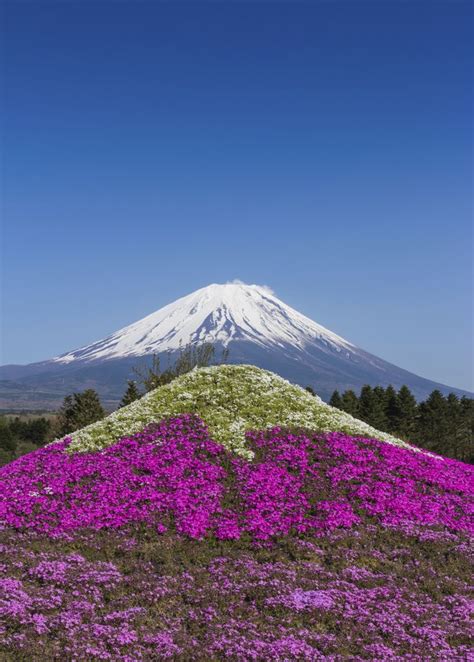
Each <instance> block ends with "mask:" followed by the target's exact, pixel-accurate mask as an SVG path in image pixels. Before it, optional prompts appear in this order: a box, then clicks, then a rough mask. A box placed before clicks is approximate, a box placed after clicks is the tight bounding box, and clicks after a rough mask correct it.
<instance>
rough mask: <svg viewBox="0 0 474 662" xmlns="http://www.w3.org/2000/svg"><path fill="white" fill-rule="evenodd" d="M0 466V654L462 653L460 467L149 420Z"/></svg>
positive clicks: (271, 434) (308, 438) (293, 656)
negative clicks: (237, 445) (119, 434)
mask: <svg viewBox="0 0 474 662" xmlns="http://www.w3.org/2000/svg"><path fill="white" fill-rule="evenodd" d="M68 444H69V440H65V441H64V442H62V443H60V444H54V445H51V446H49V447H46V448H43V449H40V450H38V451H36V452H34V453H31V454H30V455H27V456H24V457H22V458H19V459H18V460H17V461H15V462H13V463H11V464H10V465H7V466H6V467H4V468H3V469H1V470H0V481H1V482H0V522H1V527H2V528H1V530H0V554H1V558H2V562H1V563H0V642H1V643H0V659H6V660H18V659H25V660H45V659H56V658H59V657H61V656H62V657H63V658H64V657H65V658H66V659H71V660H96V659H97V660H101V659H103V660H107V659H108V660H125V661H127V662H132V661H134V660H150V659H156V660H160V659H176V660H183V661H184V660H203V661H204V660H206V661H207V660H220V659H231V660H262V661H263V660H268V659H275V660H282V661H283V660H299V659H300V660H318V659H321V660H342V659H347V657H349V658H350V659H355V660H359V659H360V660H364V659H377V660H390V659H393V660H396V659H407V660H411V661H414V660H420V661H421V660H427V659H436V660H453V659H469V650H470V647H469V646H470V640H469V634H470V630H469V622H468V618H469V614H470V603H469V596H470V593H469V579H470V577H471V573H472V553H471V551H472V550H471V548H470V538H469V536H470V535H472V531H473V528H472V525H473V522H472V514H473V495H474V486H473V470H472V468H471V467H470V466H468V465H463V464H462V463H459V462H455V461H451V460H442V459H440V458H436V457H432V456H430V455H427V454H424V453H416V452H412V451H408V450H405V449H402V448H398V447H396V446H393V445H389V444H386V443H384V442H380V441H376V440H371V439H364V438H359V437H351V436H348V435H345V434H342V433H327V434H321V433H314V432H309V431H307V430H293V431H290V430H287V429H281V428H273V429H271V430H264V431H260V432H258V431H256V432H249V433H247V435H246V446H247V447H248V448H249V449H250V450H251V451H252V455H253V460H252V461H251V462H249V461H248V460H246V459H244V458H242V457H240V456H239V455H236V454H234V453H231V452H229V451H228V450H226V448H225V447H224V446H222V445H220V444H217V443H216V442H215V441H214V440H213V439H211V438H210V435H209V431H208V429H207V428H206V426H205V425H204V424H203V422H202V421H201V420H200V419H198V418H197V417H195V416H192V415H183V416H179V417H176V418H172V419H168V420H163V421H161V422H160V423H158V424H155V425H152V426H149V427H148V428H147V429H145V430H144V431H142V432H140V433H137V434H134V435H132V436H128V437H125V438H123V439H121V440H119V441H118V442H117V443H116V444H114V445H112V446H109V447H107V448H105V449H104V450H102V451H100V452H97V453H74V454H71V453H69V452H68Z"/></svg>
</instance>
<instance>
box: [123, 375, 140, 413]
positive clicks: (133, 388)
mask: <svg viewBox="0 0 474 662" xmlns="http://www.w3.org/2000/svg"><path fill="white" fill-rule="evenodd" d="M141 397H142V394H141V393H140V391H139V390H138V387H137V383H136V382H135V381H134V380H133V379H129V380H128V386H127V390H126V391H125V393H124V395H123V398H122V400H121V401H120V404H119V407H126V406H127V405H129V404H131V403H132V402H135V400H139V399H140V398H141Z"/></svg>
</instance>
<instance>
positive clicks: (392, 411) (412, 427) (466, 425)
mask: <svg viewBox="0 0 474 662" xmlns="http://www.w3.org/2000/svg"><path fill="white" fill-rule="evenodd" d="M329 404H330V405H332V406H333V407H337V408H338V409H341V410H342V411H346V412H347V413H348V414H351V415H352V416H355V417H356V418H359V419H360V420H362V421H365V422H366V423H369V425H372V426H373V427H374V428H377V429H378V430H382V431H383V432H388V433H390V434H393V435H394V436H396V437H399V438H400V439H404V440H406V441H410V442H411V443H413V444H415V445H416V446H420V447H421V448H425V449H427V450H430V451H433V452H435V453H439V454H440V455H445V456H446V457H451V458H454V459H456V460H462V461H463V462H469V463H471V464H474V400H472V399H471V398H467V397H462V398H458V397H457V396H456V395H455V394H454V393H450V394H449V395H448V396H446V397H445V396H443V394H442V393H441V392H440V391H438V390H434V391H433V392H432V393H431V395H430V396H429V397H428V398H427V399H426V400H424V401H423V402H419V403H417V402H416V400H415V398H414V396H413V394H412V393H411V391H410V389H409V388H408V387H407V386H402V387H401V388H400V390H399V391H396V390H395V389H394V388H393V387H392V386H388V387H387V388H383V387H382V386H376V387H375V388H372V387H371V386H364V387H363V388H362V389H361V391H360V394H359V395H356V393H355V392H354V391H351V390H349V391H344V392H343V393H342V394H340V393H339V392H338V391H334V393H333V394H332V397H331V400H330V401H329Z"/></svg>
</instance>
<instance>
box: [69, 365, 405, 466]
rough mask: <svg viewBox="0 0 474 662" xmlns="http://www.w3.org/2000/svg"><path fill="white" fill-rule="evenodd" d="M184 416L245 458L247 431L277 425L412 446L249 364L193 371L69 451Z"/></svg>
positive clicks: (78, 439) (83, 435)
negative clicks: (194, 418)
mask: <svg viewBox="0 0 474 662" xmlns="http://www.w3.org/2000/svg"><path fill="white" fill-rule="evenodd" d="M180 414H196V415H197V416H200V417H201V418H202V419H203V420H204V421H205V422H206V424H207V425H208V427H209V431H210V434H211V436H212V438H213V439H215V440H216V441H217V442H219V443H221V444H223V445H224V446H226V447H227V448H229V449H230V450H233V451H235V452H237V453H239V454H241V455H243V456H244V457H245V456H247V457H249V452H248V449H247V448H246V441H245V432H246V431H247V430H256V429H257V430H258V429H263V428H269V427H274V426H277V425H280V426H288V425H292V426H304V427H308V428H310V429H313V430H320V431H325V432H330V431H337V432H345V433H347V434H356V435H362V436H365V437H374V438H376V439H382V440H384V441H387V442H389V443H393V444H398V445H400V446H405V447H408V444H406V443H405V442H403V441H401V440H399V439H396V438H394V437H392V436H390V435H388V434H386V433H384V432H380V431H379V430H375V429H374V428H372V427H371V426H370V425H367V423H364V422H363V421H359V420H357V419H355V418H353V417H352V416H350V415H349V414H346V413H345V412H342V411H340V410H339V409H335V408H334V407H330V406H329V405H327V404H326V403H324V402H323V401H322V400H321V399H320V398H319V397H315V396H313V395H311V394H309V393H308V392H307V391H305V390H304V389H302V388H301V387H299V386H295V385H293V384H290V383H289V382H287V381H286V380H285V379H283V378H281V377H279V376H278V375H275V374H274V373H272V372H268V371H267V370H262V369H261V368H257V367H255V366H251V365H220V366H213V367H211V368H200V369H195V370H193V371H192V372H190V373H187V374H186V375H183V376H181V377H179V378H178V379H176V380H174V381H173V382H171V383H170V384H168V385H166V386H162V387H160V388H157V389H155V390H154V391H151V392H150V393H148V394H146V395H145V396H144V397H143V398H141V399H140V400H137V401H135V402H133V403H132V404H130V405H128V406H127V407H123V408H122V409H118V410H117V411H115V412H114V413H113V414H111V415H110V416H108V417H107V418H105V419H104V420H102V421H99V422H97V423H94V424H92V425H89V426H88V427H86V428H83V429H82V430H79V431H78V432H75V433H74V434H72V435H71V437H72V443H71V444H70V447H69V449H70V450H71V451H93V450H99V449H101V448H104V447H106V446H109V445H110V444H113V443H114V442H115V441H117V439H119V438H120V437H123V436H125V435H129V434H133V433H134V432H139V431H140V430H142V429H143V428H144V427H145V426H146V425H148V424H149V423H152V422H154V421H159V420H161V419H163V418H165V417H167V416H179V415H180Z"/></svg>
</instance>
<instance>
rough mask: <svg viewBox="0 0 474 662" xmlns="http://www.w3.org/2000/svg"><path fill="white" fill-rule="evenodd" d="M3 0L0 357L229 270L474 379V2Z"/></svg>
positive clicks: (360, 337) (303, 307)
mask: <svg viewBox="0 0 474 662" xmlns="http://www.w3.org/2000/svg"><path fill="white" fill-rule="evenodd" d="M2 7H3V20H2V23H3V30H2V32H3V34H2V41H3V42H4V56H3V57H4V61H5V64H4V67H3V74H4V85H3V87H4V91H5V101H4V103H3V104H2V105H3V110H4V112H3V116H4V120H3V131H2V133H3V147H4V150H3V151H4V158H3V194H2V202H3V205H2V209H3V222H2V229H3V237H2V257H3V260H2V262H3V278H2V310H3V314H2V321H3V334H2V336H3V339H2V350H3V351H2V358H1V362H2V363H27V362H31V361H35V360H41V359H46V358H49V357H51V356H54V355H57V354H59V353H61V352H64V351H66V350H70V349H72V348H75V347H78V346H81V345H84V344H86V343H89V342H91V341H93V340H97V339H99V338H101V337H104V336H105V335H107V334H108V333H110V332H112V331H114V330H116V329H118V328H120V327H121V326H124V325H126V324H128V323H130V322H132V321H134V320H136V319H138V318H140V317H143V316H144V315H146V314H148V313H150V312H152V311H154V310H156V309H158V308H160V307H161V306H163V305H165V304H166V303H169V302H171V301H172V300H174V299H175V298H177V297H178V296H182V295H184V294H187V293H189V292H191V291H193V290H195V289H197V288H199V287H202V286H205V285H207V284H209V283H211V282H226V281H228V280H232V279H235V278H238V279H241V280H243V281H245V282H248V283H258V284H267V285H269V286H271V287H272V288H273V289H274V291H275V292H276V294H277V296H279V297H280V298H282V299H283V300H284V301H285V302H286V303H288V304H289V305H291V306H293V307H295V308H297V309H298V310H300V311H301V312H303V313H305V314H306V315H308V316H309V317H311V318H313V319H315V320H316V321H317V322H319V323H321V324H323V325H325V326H327V327H329V328H330V329H332V330H333V331H335V332H337V333H339V334H341V335H342V336H344V337H346V338H347V339H349V340H351V341H352V342H354V343H356V344H358V345H360V346H362V347H363V348H364V349H366V350H368V351H370V352H372V353H374V354H377V355H379V356H381V357H382V358H384V359H386V360H389V361H391V362H393V363H395V364H397V365H399V366H401V367H403V368H407V369H409V370H411V371H412V372H415V373H418V374H420V375H423V376H425V377H428V378H431V379H435V380H437V381H441V382H444V383H446V384H449V385H452V386H457V387H460V388H467V389H472V388H473V386H474V385H473V366H472V345H471V338H472V331H473V329H472V294H473V292H472V249H473V245H472V228H471V219H472V197H471V196H472V191H471V186H472V182H471V177H472V135H471V133H472V122H471V116H472V98H471V94H472V89H471V76H472V70H471V58H472V46H471V39H472V8H471V3H470V2H451V1H448V2H436V1H434V0H427V1H426V2H416V1H411V2H398V1H397V2H367V3H366V2H359V1H354V2H321V3H318V2H316V1H315V2H308V3H299V2H297V3H284V2H277V3H272V2H259V3H252V2H209V3H201V2H193V3H183V2H174V3H160V2H139V1H130V2H113V1H109V2H103V3H102V2H97V1H90V2H55V3H47V2H41V1H40V0H36V1H35V2H21V1H18V2H11V1H10V2H4V3H3V5H2Z"/></svg>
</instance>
